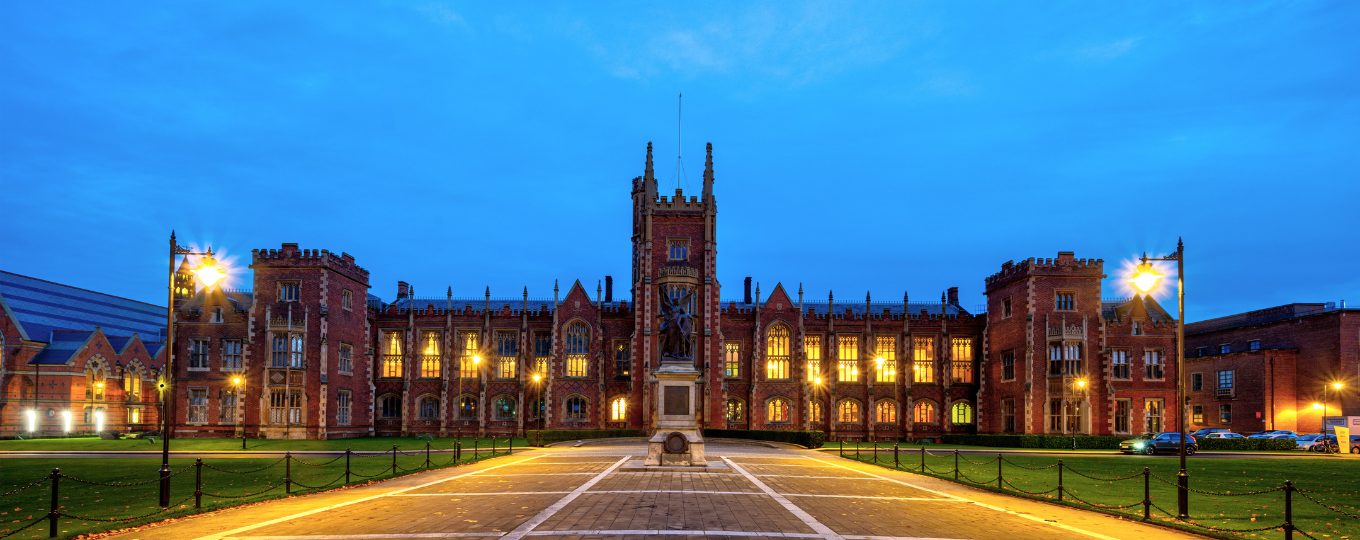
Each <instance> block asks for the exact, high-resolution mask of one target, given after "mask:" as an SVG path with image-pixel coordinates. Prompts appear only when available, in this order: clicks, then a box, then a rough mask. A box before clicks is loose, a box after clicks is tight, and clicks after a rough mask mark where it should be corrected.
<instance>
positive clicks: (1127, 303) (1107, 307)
mask: <svg viewBox="0 0 1360 540" xmlns="http://www.w3.org/2000/svg"><path fill="white" fill-rule="evenodd" d="M1138 303H1141V304H1143V309H1144V310H1146V311H1147V314H1148V319H1151V320H1152V321H1153V322H1161V323H1164V322H1172V321H1175V320H1176V318H1175V317H1173V316H1171V313H1168V312H1167V311H1166V309H1165V308H1163V307H1162V305H1161V304H1159V303H1157V299H1155V298H1153V297H1151V296H1142V297H1138V296H1132V297H1129V298H1125V299H1123V300H1119V301H1115V302H1101V303H1100V310H1101V316H1103V317H1105V319H1106V320H1123V319H1127V318H1128V317H1129V312H1130V311H1132V310H1133V309H1134V305H1135V304H1138Z"/></svg>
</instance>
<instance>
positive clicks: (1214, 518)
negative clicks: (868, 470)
mask: <svg viewBox="0 0 1360 540" xmlns="http://www.w3.org/2000/svg"><path fill="white" fill-rule="evenodd" d="M932 454H933V455H932ZM846 457H849V458H852V459H854V458H855V455H854V454H853V453H850V452H848V451H847V453H846ZM859 459H860V460H862V461H866V462H871V463H872V462H874V461H875V460H874V454H873V453H872V452H871V451H869V449H868V447H867V446H866V448H865V449H864V450H863V451H862V452H861V455H860V456H859ZM958 459H959V461H958V463H959V470H958V472H959V473H960V476H959V479H960V481H961V482H963V483H968V484H972V485H978V486H980V487H986V488H988V489H991V490H993V491H995V490H996V489H997V461H996V460H997V456H995V455H993V456H982V455H967V454H962V455H960V456H959V458H958ZM1004 459H1005V461H1003V462H1002V464H1001V474H1002V477H1003V479H1004V490H1005V491H1006V492H1007V493H1011V494H1016V495H1022V496H1029V497H1033V498H1040V499H1044V500H1049V501H1053V502H1058V501H1057V493H1056V488H1057V486H1058V471H1057V467H1056V465H1057V463H1058V459H1057V458H1054V457H1048V456H1023V455H1007V456H1005V457H1004ZM1062 462H1063V489H1064V491H1066V494H1065V495H1064V496H1063V501H1062V502H1063V503H1064V504H1071V505H1074V506H1082V507H1086V508H1092V507H1096V508H1099V509H1101V510H1103V511H1107V512H1112V513H1117V514H1120V515H1126V516H1129V517H1132V518H1136V519H1141V518H1142V516H1143V505H1142V501H1143V482H1144V480H1143V468H1144V467H1147V468H1148V469H1149V472H1150V474H1151V475H1152V476H1151V477H1150V479H1149V486H1150V488H1151V489H1150V491H1151V499H1152V504H1153V505H1154V508H1153V509H1152V519H1154V520H1157V521H1160V522H1165V523H1172V522H1175V520H1174V519H1173V518H1172V517H1170V516H1168V515H1167V514H1166V512H1171V513H1173V514H1174V513H1175V512H1176V488H1175V486H1174V485H1172V484H1174V483H1175V482H1176V473H1177V470H1178V469H1179V460H1177V459H1174V458H1170V459H1168V458H1165V457H1161V458H1159V457H1149V456H1141V455H1136V456H1070V457H1063V458H1062ZM877 463H878V464H880V465H883V466H885V467H890V468H891V467H893V466H894V463H893V454H892V451H891V450H887V451H884V450H880V452H879V454H878V455H877ZM898 463H899V465H898V468H900V469H902V470H907V471H914V472H920V470H921V455H920V451H919V447H916V448H913V451H911V452H906V451H902V452H901V453H900V455H899V458H898ZM954 463H955V457H954V453H953V452H949V451H945V452H935V451H934V450H931V451H930V453H928V454H927V455H926V458H925V466H926V467H927V471H926V474H928V475H931V476H936V477H940V478H945V479H949V480H953V479H954ZM1040 468H1042V469H1041V470H1031V469H1040ZM1188 472H1189V474H1190V488H1191V489H1195V490H1200V491H1207V492H1213V493H1215V494H1213V495H1207V494H1200V493H1193V492H1192V493H1191V494H1190V517H1191V521H1193V522H1195V523H1196V524H1199V525H1203V526H1210V527H1217V528H1220V529H1232V530H1237V531H1244V530H1247V529H1255V528H1262V527H1268V526H1275V525H1280V524H1282V523H1284V492H1283V491H1279V490H1277V491H1270V492H1267V493H1261V494H1250V495H1248V493H1252V492H1257V491H1262V490H1270V489H1274V488H1279V487H1281V486H1282V485H1283V484H1284V481H1285V480H1293V481H1294V486H1295V487H1296V488H1298V489H1299V490H1300V491H1301V492H1295V493H1294V495H1293V499H1294V500H1293V517H1294V526H1295V527H1297V528H1298V529H1300V530H1302V531H1306V532H1308V533H1311V534H1312V535H1314V536H1315V537H1317V538H1319V539H1322V538H1325V537H1327V536H1330V537H1331V538H1334V539H1337V538H1339V539H1345V538H1357V537H1360V518H1353V517H1347V516H1344V515H1342V514H1339V513H1336V512H1334V511H1332V510H1328V509H1327V508H1324V507H1323V506H1321V505H1319V504H1315V503H1313V502H1310V501H1309V500H1308V499H1307V498H1306V497H1305V495H1306V496H1308V497H1312V498H1314V499H1316V500H1318V501H1320V502H1321V503H1323V504H1325V505H1327V506H1333V507H1335V508H1336V509H1338V510H1341V511H1344V512H1348V513H1350V514H1351V515H1355V516H1360V460H1355V459H1351V458H1348V457H1342V456H1331V457H1328V456H1318V457H1316V458H1302V459H1269V458H1257V459H1253V458H1193V457H1192V458H1190V461H1189V468H1188ZM1121 478H1124V479H1121ZM1168 482H1169V483H1168ZM1019 490H1023V491H1025V492H1029V494H1028V495H1025V494H1022V493H1021V492H1020V491H1019ZM1074 499H1075V500H1074ZM1126 505H1131V506H1128V507H1127V508H1122V509H1121V508H1109V507H1122V506H1126ZM1194 530H1197V531H1199V532H1203V531H1204V529H1201V528H1198V527H1194ZM1225 534H1226V533H1221V532H1220V533H1218V534H1217V536H1224V535H1225ZM1279 534H1280V533H1279V532H1278V531H1275V530H1267V531H1250V532H1243V533H1241V534H1240V535H1238V536H1246V537H1253V536H1255V537H1265V536H1270V537H1272V538H1275V537H1277V535H1279Z"/></svg>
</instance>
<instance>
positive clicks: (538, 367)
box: [534, 332, 552, 377]
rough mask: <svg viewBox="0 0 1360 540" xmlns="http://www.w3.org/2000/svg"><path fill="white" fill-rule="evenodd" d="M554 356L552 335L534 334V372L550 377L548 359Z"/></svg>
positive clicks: (544, 333)
mask: <svg viewBox="0 0 1360 540" xmlns="http://www.w3.org/2000/svg"><path fill="white" fill-rule="evenodd" d="M550 356H552V334H551V333H549V332H535V333H534V372H536V373H538V374H540V375H543V376H544V377H547V376H548V358H549V357H550Z"/></svg>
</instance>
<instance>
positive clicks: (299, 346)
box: [288, 334, 306, 369]
mask: <svg viewBox="0 0 1360 540" xmlns="http://www.w3.org/2000/svg"><path fill="white" fill-rule="evenodd" d="M290 341H291V343H292V345H291V346H290V347H289V349H288V354H289V356H288V358H289V364H288V367H291V368H294V369H301V368H302V366H303V363H302V360H303V355H304V354H305V352H306V349H305V348H303V342H302V334H293V335H292V339H291V340H290Z"/></svg>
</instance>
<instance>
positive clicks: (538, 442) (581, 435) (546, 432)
mask: <svg viewBox="0 0 1360 540" xmlns="http://www.w3.org/2000/svg"><path fill="white" fill-rule="evenodd" d="M645 436H647V434H646V433H644V432H643V431H642V430H640V429H531V430H528V431H527V432H525V438H527V439H528V440H529V446H544V445H549V444H552V443H557V442H562V441H576V440H584V439H611V438H617V437H645Z"/></svg>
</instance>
